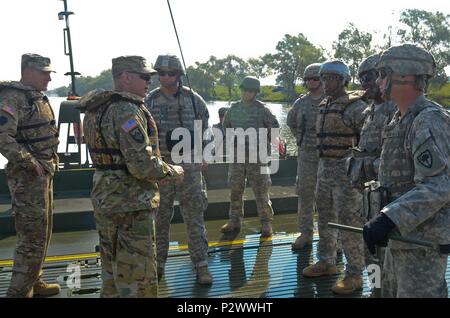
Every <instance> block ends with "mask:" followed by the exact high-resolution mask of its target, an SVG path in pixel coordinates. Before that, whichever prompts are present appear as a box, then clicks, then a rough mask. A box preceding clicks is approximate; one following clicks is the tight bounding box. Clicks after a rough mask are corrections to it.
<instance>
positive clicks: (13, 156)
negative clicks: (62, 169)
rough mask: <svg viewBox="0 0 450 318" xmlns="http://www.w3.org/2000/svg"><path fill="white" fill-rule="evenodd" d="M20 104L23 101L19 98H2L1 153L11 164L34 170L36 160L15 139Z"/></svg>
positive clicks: (0, 102)
mask: <svg viewBox="0 0 450 318" xmlns="http://www.w3.org/2000/svg"><path fill="white" fill-rule="evenodd" d="M20 103H21V100H20V98H18V97H17V96H12V95H6V96H2V97H0V152H1V154H2V155H3V156H5V158H6V159H8V161H9V162H14V163H16V164H19V165H21V166H22V167H23V168H25V169H34V168H35V167H36V159H35V158H34V157H33V156H32V155H31V153H30V152H29V151H27V150H26V148H24V147H23V146H21V145H20V144H19V143H17V141H16V139H15V136H16V134H17V126H18V121H19V111H18V110H19V104H20Z"/></svg>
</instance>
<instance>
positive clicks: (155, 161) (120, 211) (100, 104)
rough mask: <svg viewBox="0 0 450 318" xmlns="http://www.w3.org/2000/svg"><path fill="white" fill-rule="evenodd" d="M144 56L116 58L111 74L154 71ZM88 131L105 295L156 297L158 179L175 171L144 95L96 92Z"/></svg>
mask: <svg viewBox="0 0 450 318" xmlns="http://www.w3.org/2000/svg"><path fill="white" fill-rule="evenodd" d="M144 65H145V60H144V59H143V58H141V57H136V56H131V57H119V58H116V59H113V73H114V74H117V73H120V71H121V70H122V71H124V70H127V71H128V70H129V71H135V72H140V73H146V74H148V73H150V70H149V69H148V68H146V67H144ZM80 104H81V107H85V108H86V110H87V111H86V116H85V118H84V131H85V137H86V143H87V146H88V149H89V153H90V155H91V158H92V161H93V163H94V165H95V167H96V170H95V173H94V177H93V188H92V192H91V200H92V205H93V206H94V214H95V219H96V224H97V230H98V233H99V238H100V254H101V259H102V281H103V285H102V292H101V297H157V273H156V249H155V227H154V216H155V211H156V209H157V208H158V206H159V200H160V196H159V192H158V186H157V183H156V182H157V181H158V180H162V179H165V178H171V177H172V176H175V172H174V171H173V168H172V167H171V166H169V165H167V164H166V163H164V162H163V161H162V160H161V158H160V155H159V150H158V132H157V128H156V125H155V122H154V120H153V118H152V116H151V115H150V113H149V112H148V111H147V110H146V108H145V107H144V105H143V98H142V97H140V96H137V95H134V94H131V93H126V92H119V91H112V92H111V91H93V92H90V93H88V94H87V95H85V96H84V97H83V98H82V99H81V101H80Z"/></svg>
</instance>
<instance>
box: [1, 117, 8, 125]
mask: <svg viewBox="0 0 450 318" xmlns="http://www.w3.org/2000/svg"><path fill="white" fill-rule="evenodd" d="M7 122H8V118H6V117H5V116H0V126H3V125H4V124H6V123H7Z"/></svg>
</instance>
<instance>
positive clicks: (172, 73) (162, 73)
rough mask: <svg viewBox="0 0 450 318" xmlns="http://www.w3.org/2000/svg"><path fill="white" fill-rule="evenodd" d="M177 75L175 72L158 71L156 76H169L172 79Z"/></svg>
mask: <svg viewBox="0 0 450 318" xmlns="http://www.w3.org/2000/svg"><path fill="white" fill-rule="evenodd" d="M177 74H178V72H177V71H158V75H159V76H166V75H167V76H170V77H174V76H176V75H177Z"/></svg>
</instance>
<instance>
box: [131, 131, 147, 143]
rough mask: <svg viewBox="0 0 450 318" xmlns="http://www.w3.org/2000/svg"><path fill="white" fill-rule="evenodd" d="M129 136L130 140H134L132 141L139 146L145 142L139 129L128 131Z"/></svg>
mask: <svg viewBox="0 0 450 318" xmlns="http://www.w3.org/2000/svg"><path fill="white" fill-rule="evenodd" d="M130 136H131V138H133V139H134V141H136V142H137V143H139V144H142V143H143V142H145V137H144V135H143V134H142V132H141V130H140V129H139V127H136V128H134V129H133V130H131V131H130Z"/></svg>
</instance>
